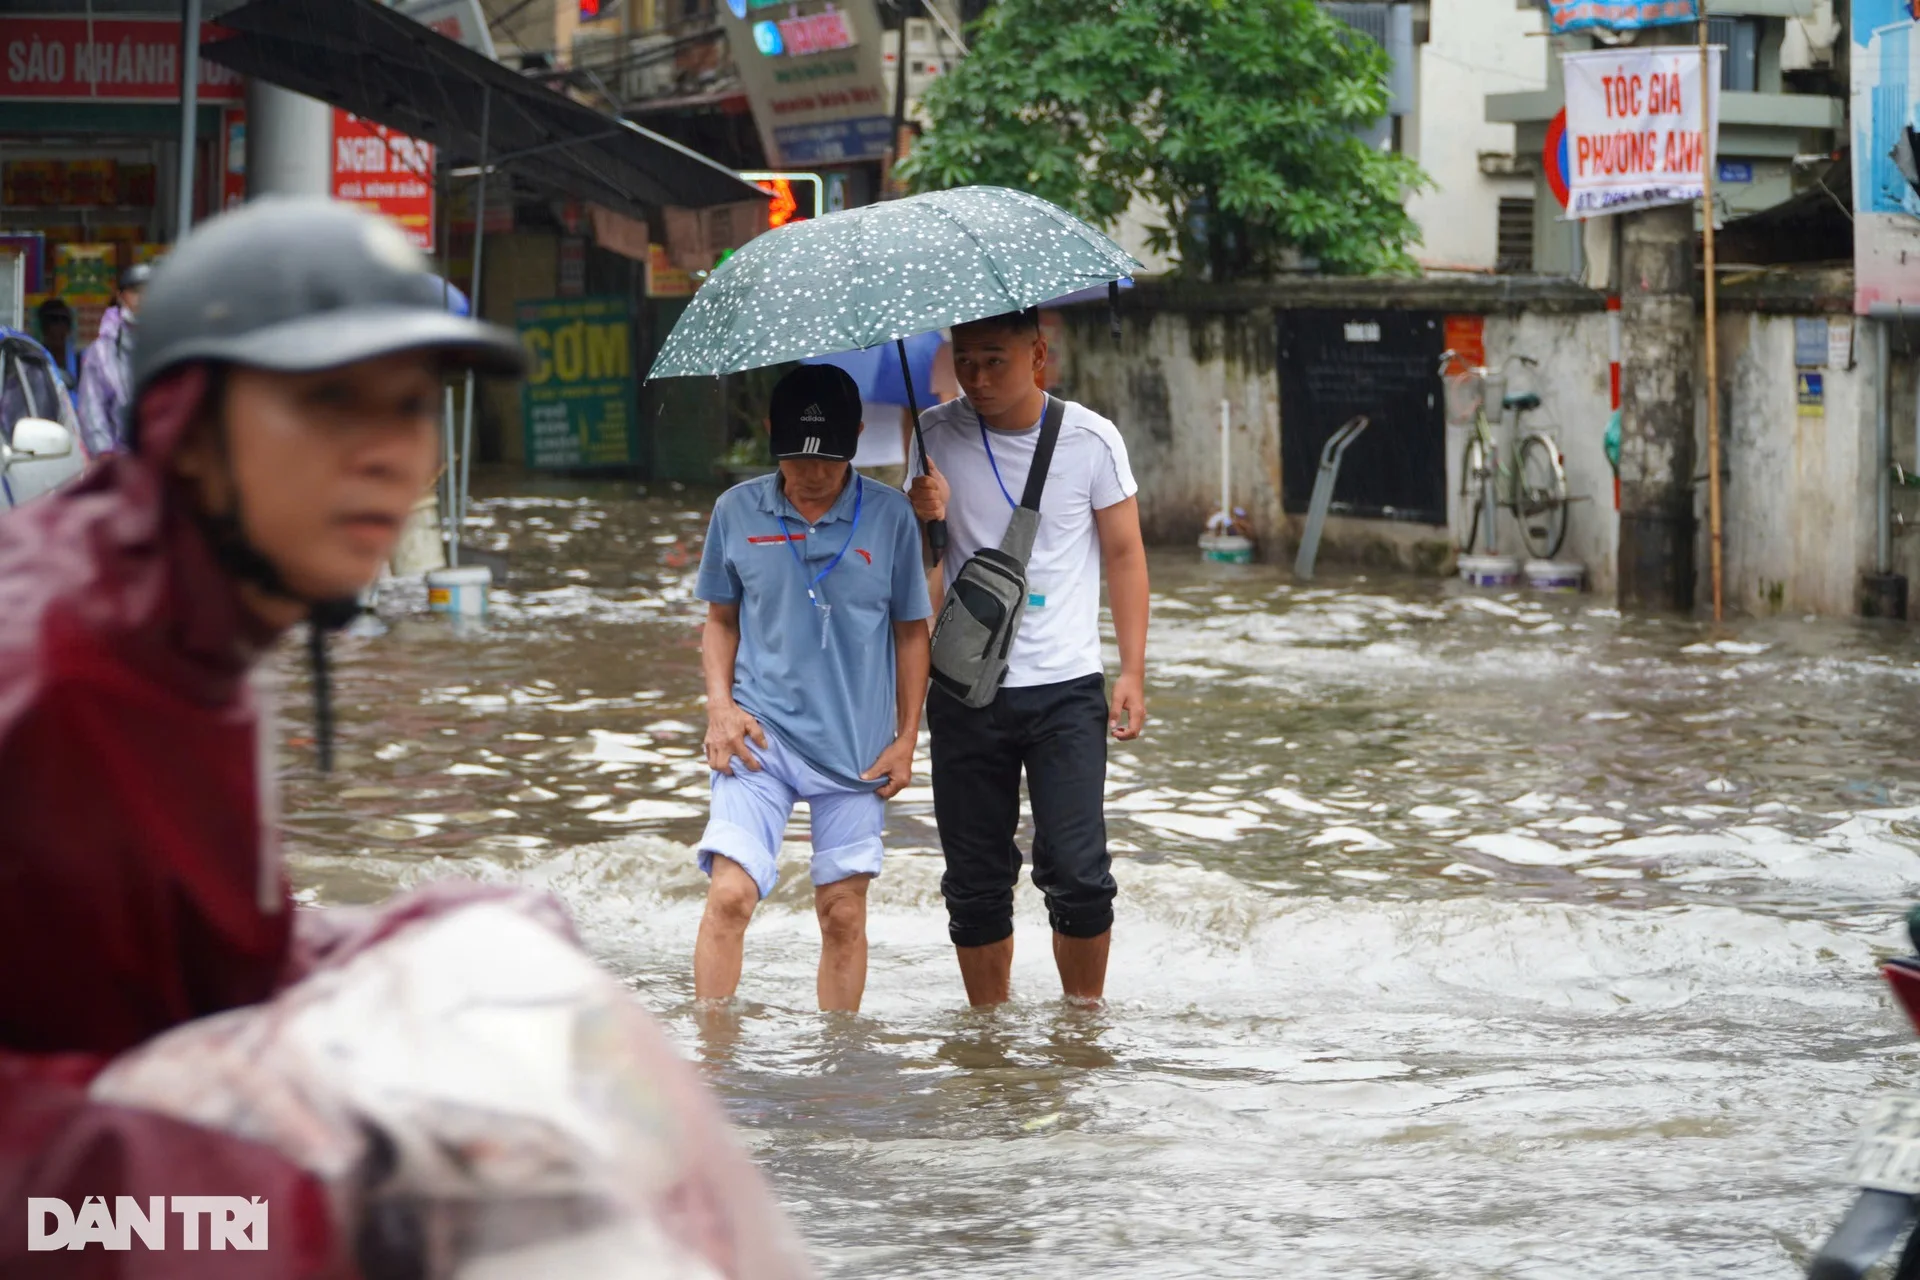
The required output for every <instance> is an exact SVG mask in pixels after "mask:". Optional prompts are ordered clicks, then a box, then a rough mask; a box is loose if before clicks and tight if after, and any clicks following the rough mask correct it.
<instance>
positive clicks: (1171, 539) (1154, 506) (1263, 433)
mask: <svg viewBox="0 0 1920 1280" xmlns="http://www.w3.org/2000/svg"><path fill="white" fill-rule="evenodd" d="M1063 320H1064V322H1065V323H1064V341H1063V343H1062V346H1063V350H1062V352H1061V357H1060V381H1061V389H1062V390H1063V391H1064V392H1065V393H1066V394H1067V395H1069V396H1071V397H1072V398H1073V399H1075V400H1078V401H1080V402H1081V403H1083V404H1085V405H1087V406H1088V407H1089V408H1092V409H1094V410H1097V411H1098V412H1100V413H1101V414H1104V415H1105V416H1106V417H1108V418H1111V419H1113V421H1114V422H1115V423H1116V424H1118V425H1119V426H1120V429H1121V432H1122V434H1123V435H1125V437H1126V441H1127V453H1128V460H1129V461H1130V462H1131V463H1132V466H1133V474H1134V478H1135V479H1136V480H1138V481H1139V483H1140V522H1141V527H1142V529H1143V530H1144V531H1145V533H1146V536H1147V539H1148V541H1150V542H1164V543H1177V542H1192V541H1194V540H1195V539H1197V538H1198V537H1199V536H1200V531H1201V529H1202V527H1204V525H1205V524H1206V519H1207V517H1208V516H1209V515H1210V514H1212V513H1213V512H1214V511H1217V510H1218V509H1219V507H1220V402H1221V401H1222V400H1226V401H1228V402H1229V417H1230V421H1231V424H1232V439H1231V443H1230V448H1231V450H1232V455H1231V461H1232V465H1233V474H1234V483H1233V503H1234V505H1235V506H1239V507H1245V508H1246V510H1247V513H1248V517H1249V518H1250V519H1251V520H1252V521H1253V524H1254V528H1255V530H1256V534H1257V536H1258V537H1259V538H1260V539H1261V540H1262V541H1264V542H1271V541H1273V540H1275V539H1276V538H1278V537H1279V536H1280V535H1281V533H1282V532H1283V530H1284V526H1285V516H1284V514H1283V513H1282V511H1281V509H1280V380H1279V374H1278V365H1277V362H1276V353H1275V350H1274V337H1275V331H1274V324H1273V315H1272V313H1271V312H1266V311H1252V312H1241V313H1238V314H1221V313H1215V314H1205V313H1185V312H1178V311H1166V312H1160V313H1158V314H1155V315H1154V316H1153V317H1152V320H1151V321H1150V322H1145V323H1142V322H1130V323H1128V324H1126V325H1124V326H1123V328H1122V330H1121V336H1120V340H1119V341H1118V342H1115V341H1114V340H1113V337H1112V335H1111V333H1110V332H1109V328H1108V322H1107V312H1106V308H1105V307H1103V306H1095V307H1076V308H1073V309H1071V310H1069V311H1068V312H1067V313H1066V315H1065V316H1064V317H1063Z"/></svg>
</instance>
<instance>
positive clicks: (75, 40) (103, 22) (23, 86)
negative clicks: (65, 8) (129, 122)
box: [0, 15, 246, 102]
mask: <svg viewBox="0 0 1920 1280" xmlns="http://www.w3.org/2000/svg"><path fill="white" fill-rule="evenodd" d="M219 34H220V29H219V28H217V27H215V26H213V25H212V24H206V25H203V26H202V27H201V28H200V39H201V40H202V41H203V42H204V41H207V40H210V39H212V38H214V37H215V36H217V35H219ZM195 62H196V63H197V64H198V66H199V71H200V88H199V97H200V101H202V102H239V101H240V100H241V99H242V98H244V97H245V96H246V95H245V92H244V89H245V86H244V85H243V84H242V83H241V79H240V73H239V72H237V71H229V70H228V69H227V68H225V67H222V66H218V65H216V64H214V63H211V62H208V61H206V60H205V59H195ZM24 98H31V99H49V98H51V99H62V100H66V101H71V102H92V101H101V102H178V101H179V100H180V20H179V19H178V18H119V17H111V18H109V17H99V18H92V19H88V18H74V17H66V16H61V17H49V16H43V15H36V16H20V15H9V16H6V17H0V100H9V99H10V100H14V101H18V100H20V99H24Z"/></svg>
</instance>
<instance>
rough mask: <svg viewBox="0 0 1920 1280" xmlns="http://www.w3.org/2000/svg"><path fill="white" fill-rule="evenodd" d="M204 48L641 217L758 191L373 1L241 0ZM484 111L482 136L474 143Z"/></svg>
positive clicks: (452, 152)
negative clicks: (649, 209)
mask: <svg viewBox="0 0 1920 1280" xmlns="http://www.w3.org/2000/svg"><path fill="white" fill-rule="evenodd" d="M219 22H220V27H221V28H223V29H224V31H225V32H226V33H227V34H225V35H224V36H223V37H222V38H221V39H218V40H214V41H209V42H208V43H206V44H204V45H202V46H201V53H202V54H203V55H204V56H205V57H206V58H207V59H209V60H210V61H213V62H217V63H219V64H220V65H221V66H224V67H231V68H232V69H233V70H235V71H238V72H241V73H242V74H245V75H249V76H257V77H258V78H260V79H262V80H265V81H268V82H270V83H272V84H277V85H280V86H282V87H284V88H287V89H291V90H293V91H294V92H296V93H303V94H306V95H307V96H308V97H312V98H318V99H319V100H321V101H322V102H327V103H330V104H332V105H333V106H336V107H342V108H345V109H346V110H348V111H351V112H353V113H354V114H355V115H360V116H365V117H366V118H367V119H369V120H373V121H376V122H378V123H380V124H383V125H386V126H387V127H389V128H391V129H397V130H400V131H401V132H403V133H406V134H409V135H411V136H413V137H416V138H423V139H425V140H426V141H428V142H431V143H433V144H434V146H436V147H438V148H439V149H440V154H441V156H442V158H443V159H444V161H445V162H446V163H447V164H448V165H450V166H452V167H454V168H460V167H464V166H472V165H478V164H480V163H481V162H482V158H483V157H482V154H481V153H482V150H483V149H484V151H485V153H486V154H485V157H484V158H485V160H486V162H487V163H489V164H491V165H493V166H494V167H496V168H498V169H503V170H505V171H507V172H509V173H512V174H514V175H515V176H516V177H519V178H523V179H525V180H526V181H528V182H529V183H531V184H532V185H535V186H539V187H544V188H546V189H548V190H551V191H553V192H556V193H560V194H565V195H569V196H572V197H574V198H576V199H581V200H591V201H594V202H596V203H599V204H603V205H607V206H609V207H611V208H615V209H619V210H621V211H622V212H625V213H630V214H633V215H635V216H639V217H645V216H646V213H647V206H660V205H670V204H671V205H690V206H694V207H705V206H708V205H717V204H731V203H733V202H735V201H739V200H746V199H752V198H764V197H765V195H766V193H765V192H763V191H761V190H760V189H759V188H758V187H756V186H754V185H753V184H752V183H749V182H746V181H744V180H742V179H741V178H739V177H737V176H736V175H735V174H734V173H733V171H732V170H730V169H728V168H726V167H725V166H723V165H718V164H715V163H714V162H713V161H711V160H709V159H707V158H706V157H705V156H703V155H701V154H699V153H698V152H696V151H692V150H689V149H688V148H686V147H683V146H681V145H680V144H679V143H677V142H673V141H671V140H670V139H667V138H663V137H661V136H660V135H659V134H657V133H652V132H649V131H648V130H646V129H643V128H641V127H640V126H639V125H636V124H634V123H632V122H631V121H627V120H621V119H619V118H617V117H615V116H610V115H606V114H604V113H602V112H599V111H596V110H594V109H593V108H592V107H589V106H587V105H586V104H584V103H580V102H575V101H574V100H573V99H571V98H568V97H565V96H563V95H561V94H559V93H556V92H554V91H553V90H551V89H548V88H546V87H545V86H543V85H540V84H537V83H535V82H534V81H531V80H529V79H527V78H526V77H525V76H522V75H520V74H519V73H518V72H516V71H513V70H511V69H510V68H507V67H504V66H501V65H500V64H499V63H497V62H494V61H492V60H491V59H489V58H486V57H483V56H482V55H480V54H478V53H475V52H474V51H473V50H471V49H468V48H466V47H464V46H463V45H460V44H458V43H457V42H455V41H453V40H450V39H448V38H447V37H445V36H443V35H441V34H439V33H438V32H436V31H433V30H431V29H429V28H427V27H424V26H422V25H421V24H420V23H418V22H415V21H414V20H412V19H411V18H407V17H404V16H402V15H401V14H399V13H397V12H395V11H394V10H392V9H388V8H387V7H385V6H384V5H382V4H379V3H378V2H377V0H299V2H298V3H288V2H287V0H250V2H249V3H247V4H243V5H242V6H240V7H239V8H237V9H233V10H230V11H228V12H227V13H225V14H223V15H221V17H220V19H219ZM483 122H484V124H485V129H484V133H485V141H484V148H483V142H482V133H483V127H482V126H483Z"/></svg>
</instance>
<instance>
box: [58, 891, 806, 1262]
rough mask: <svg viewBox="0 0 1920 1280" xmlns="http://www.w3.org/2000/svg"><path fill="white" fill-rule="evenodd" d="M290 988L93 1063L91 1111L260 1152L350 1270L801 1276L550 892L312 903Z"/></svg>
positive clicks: (711, 1118)
mask: <svg viewBox="0 0 1920 1280" xmlns="http://www.w3.org/2000/svg"><path fill="white" fill-rule="evenodd" d="M320 916H321V919H319V920H317V921H314V922H313V923H314V924H316V925H321V926H324V927H323V928H319V929H310V928H308V927H306V922H304V921H303V927H302V930H301V933H302V941H301V945H300V946H299V947H298V948H297V952H298V959H299V960H300V962H301V963H302V965H303V967H304V968H305V970H306V973H305V976H304V977H303V978H301V979H300V980H299V981H298V982H295V983H294V984H293V985H291V986H289V987H286V988H285V989H284V990H282V991H281V992H280V994H278V995H277V996H276V997H275V998H274V999H272V1000H271V1001H268V1002H267V1003H265V1004H260V1005H254V1006H250V1007H247V1008H244V1009H236V1010H233V1011H231V1012H228V1013H225V1014H221V1015H219V1016H217V1017H213V1018H206V1019H202V1020H200V1021H197V1022H192V1023H188V1024H186V1025H184V1026H181V1027H178V1028H175V1029H174V1030H172V1031H170V1032H168V1033H166V1034H165V1035H162V1036H160V1037H158V1038H157V1039H155V1040H153V1041H150V1042H149V1043H147V1044H145V1045H143V1046H141V1047H140V1048H139V1049H137V1050H134V1051H133V1052H131V1053H129V1054H126V1055H125V1056H123V1057H122V1058H119V1059H117V1060H115V1061H114V1062H113V1063H112V1064H110V1065H109V1066H108V1067H107V1068H106V1070H104V1071H103V1072H101V1074H100V1075H99V1076H98V1077H97V1078H96V1079H95V1080H94V1082H93V1085H92V1088H91V1093H92V1095H93V1096H94V1097H95V1098H96V1099H98V1100H101V1101H109V1102H117V1103H120V1104H123V1105H129V1106H138V1107H144V1108H148V1109H150V1110H155V1111H161V1112H165V1113H167V1114H170V1115H173V1116H175V1117H177V1118H180V1119H184V1120H187V1121H190V1122H192V1123H195V1124H199V1125H202V1126H205V1127H208V1128H213V1129H218V1130H222V1131H224V1132H228V1133H232V1134H235V1135H237V1136H240V1137H245V1138H248V1139H251V1140H254V1141H257V1142H262V1143H265V1144H268V1145H270V1146H272V1147H274V1148H276V1149H277V1150H279V1151H281V1152H282V1153H283V1154H285V1155H286V1156H287V1157H288V1158H290V1159H291V1160H293V1161H294V1162H295V1163H296V1164H299V1165H300V1166H302V1167H303V1168H306V1169H308V1170H309V1171H311V1172H312V1173H314V1174H315V1175H316V1176H318V1177H319V1178H320V1179H321V1180H322V1181H323V1182H324V1183H325V1185H326V1187H327V1189H328V1193H329V1195H330V1197H331V1200H332V1204H333V1209H334V1214H335V1217H336V1220H337V1222H338V1224H339V1226H340V1228H341V1231H342V1233H343V1236H344V1238H347V1239H355V1240H358V1241H360V1242H361V1243H360V1252H361V1256H362V1265H363V1266H364V1267H366V1269H367V1270H368V1271H369V1273H370V1274H378V1273H380V1272H381V1271H383V1270H386V1269H388V1268H389V1267H391V1268H392V1269H393V1270H395V1271H396V1272H400V1271H404V1272H408V1273H410V1274H415V1275H425V1276H428V1277H433V1278H434V1280H439V1278H441V1277H446V1278H448V1280H453V1278H456V1277H457V1278H458V1280H486V1277H488V1276H491V1275H495V1274H497V1275H501V1276H505V1275H515V1276H531V1275H541V1274H547V1273H549V1272H550V1273H551V1274H553V1275H555V1276H561V1275H565V1276H569V1277H577V1278H578V1280H602V1278H604V1280H615V1278H621V1277H627V1276H633V1277H640V1276H646V1277H650V1278H656V1280H657V1278H660V1277H681V1276H684V1277H686V1278H687V1280H706V1278H708V1277H740V1278H741V1280H787V1278H788V1277H793V1278H796V1280H797V1278H798V1277H804V1276H807V1275H810V1274H811V1271H810V1268H809V1267H808V1265H807V1263H806V1261H805V1259H804V1255H803V1253H802V1251H801V1249H800V1247H799V1245H798V1243H797V1240H796V1237H795V1236H794V1233H793V1232H792V1230H791V1228H790V1227H789V1225H788V1223H787V1221H786V1218H785V1216H784V1215H783V1214H782V1213H781V1211H780V1209H779V1207H778V1206H777V1205H776V1204H775V1202H774V1201H773V1198H772V1196H771V1195H770V1194H769V1193H768V1191H767V1189H766V1186H765V1184H764V1182H763V1181H762V1180H761V1178H760V1175H759V1173H758V1171H757V1170H755V1169H754V1167H753V1165H752V1164H751V1162H750V1161H748V1160H747V1159H746V1157H745V1156H744V1155H743V1154H742V1153H741V1152H740V1150H739V1149H738V1148H737V1146H736V1145H735V1144H734V1142H733V1141H732V1139H731V1137H730V1136H729V1134H728V1133H727V1129H726V1122H725V1118H724V1116H723V1114H722V1113H721V1111H720V1109H719V1107H718V1106H717V1105H716V1104H715V1102H714V1101H713V1099H712V1098H711V1096H709V1094H708V1093H707V1091H706V1089H705V1087H704V1086H703V1085H702V1084H701V1083H700V1081H699V1080H698V1078H697V1077H696V1076H695V1075H694V1073H693V1071H692V1069H691V1068H690V1067H689V1066H688V1065H687V1064H686V1063H685V1062H683V1061H681V1059H680V1057H679V1055H678V1054H677V1053H676V1052H675V1051H674V1049H673V1047H672V1046H671V1045H670V1044H669V1043H668V1041H667V1039H666V1037H665V1036H664V1035H663V1034H662V1033H661V1031H660V1029H659V1028H658V1027H657V1026H656V1025H655V1023H654V1022H653V1019H652V1018H651V1017H650V1016H649V1015H648V1014H647V1013H646V1011H645V1010H644V1009H642V1008H641V1007H640V1005H639V1004H638V1003H637V1002H636V1001H635V1000H634V999H633V998H632V996H631V994H630V993H628V991H627V990H626V989H625V988H624V987H623V986H622V985H621V984H620V983H619V982H618V981H616V980H615V979H614V978H612V977H611V976H610V975H608V974H606V973H605V972H604V971H602V970H601V969H600V968H599V966H598V965H596V964H595V963H594V962H593V961H592V960H591V958H589V957H588V956H587V955H586V954H585V953H584V952H583V951H581V950H580V948H579V946H578V945H577V943H576V942H575V941H574V939H573V936H572V932H571V929H570V926H569V924H568V921H567V918H566V913H565V911H564V909H563V908H561V907H560V906H559V905H558V904H557V903H555V902H554V901H553V900H552V899H550V898H546V897H544V896H541V895H536V894H531V893H527V892H524V891H517V890H489V889H484V888H480V887H477V886H476V887H474V888H470V889H469V888H457V889H456V888H453V887H444V888H443V887H438V886H436V887H435V888H433V889H432V890H429V891H424V892H422V893H419V894H415V895H411V896H410V897H408V898H405V899H401V900H398V901H396V902H395V903H393V904H390V905H389V906H387V907H385V908H382V909H380V910H378V911H374V912H367V911H356V912H351V913H348V912H339V913H336V912H333V911H328V912H324V913H320Z"/></svg>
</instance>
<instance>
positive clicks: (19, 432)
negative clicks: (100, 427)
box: [6, 418, 73, 462]
mask: <svg viewBox="0 0 1920 1280" xmlns="http://www.w3.org/2000/svg"><path fill="white" fill-rule="evenodd" d="M72 452H73V433H72V432H71V431H68V430H67V429H66V428H65V427H63V426H61V425H60V424H59V423H57V422H49V421H48V420H47V419H45V418H22V419H20V420H19V421H18V422H16V423H14V424H13V443H12V444H11V445H10V446H9V447H8V449H7V453H6V458H7V461H8V462H15V461H19V460H20V459H23V458H35V459H39V458H64V457H66V456H67V455H68V454H70V453H72Z"/></svg>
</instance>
